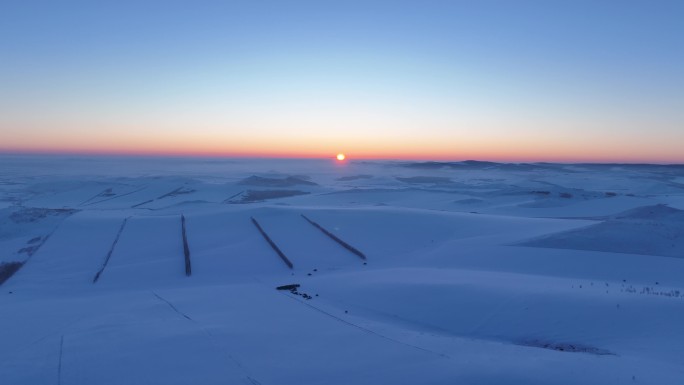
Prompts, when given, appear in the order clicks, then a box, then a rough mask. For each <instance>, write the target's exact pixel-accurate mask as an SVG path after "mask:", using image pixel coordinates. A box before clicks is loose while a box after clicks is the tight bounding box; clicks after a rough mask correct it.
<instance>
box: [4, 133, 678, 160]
mask: <svg viewBox="0 0 684 385" xmlns="http://www.w3.org/2000/svg"><path fill="white" fill-rule="evenodd" d="M103 128H104V127H103ZM106 128H110V127H106ZM7 139H8V140H7V141H5V143H3V144H0V153H34V154H75V155H79V154H80V155H131V156H190V157H235V158H302V159H304V158H318V159H330V154H339V152H338V151H339V149H340V148H344V149H345V150H347V151H348V152H350V153H353V154H354V159H355V160H362V159H364V160H365V159H367V160H373V159H378V160H380V159H387V160H435V161H454V160H466V159H475V160H483V161H486V160H488V161H495V162H599V163H606V162H617V163H638V162H645V163H684V156H683V155H684V154H682V152H681V149H680V148H679V142H677V141H674V140H672V141H662V140H657V142H656V139H653V141H652V143H644V142H648V140H641V141H640V142H635V141H634V140H631V138H630V139H624V140H622V141H621V143H619V144H620V146H615V147H613V148H611V147H607V146H606V145H605V143H606V139H605V138H603V137H599V136H597V137H595V138H592V139H593V140H591V141H590V140H586V138H584V139H583V138H577V137H572V136H566V137H562V138H559V137H555V136H554V137H551V136H547V137H535V136H531V135H518V136H517V137H515V138H498V137H477V136H475V135H472V136H460V137H455V136H453V137H452V136H449V135H443V136H439V137H427V136H423V137H415V136H410V137H409V136H404V137H402V136H394V137H388V136H386V135H379V134H376V135H373V133H369V134H368V135H365V136H364V137H362V138H358V137H352V136H345V135H342V134H338V135H331V134H325V135H323V134H321V135H317V136H315V137H312V136H311V135H304V134H297V133H288V134H287V135H277V136H273V135H258V134H251V135H250V134H248V133H245V132H244V131H238V130H235V131H231V132H226V133H223V132H221V133H203V132H194V133H185V132H184V133H178V132H175V133H173V134H170V135H163V134H160V133H155V132H145V131H143V130H142V129H140V130H137V131H135V130H128V132H127V134H126V135H125V136H124V135H120V134H118V133H117V131H116V130H106V129H103V130H100V131H96V132H91V133H87V134H85V135H77V134H74V135H71V134H62V135H60V136H57V135H55V136H53V135H49V136H47V135H46V136H44V137H40V138H32V139H31V140H30V141H28V140H24V139H23V138H22V137H19V135H17V137H16V138H12V137H9V138H7ZM610 140H612V142H613V143H614V142H615V139H614V138H613V139H610ZM654 147H658V148H659V153H657V154H654V153H653V151H652V149H653V148H654ZM347 160H348V159H347Z"/></svg>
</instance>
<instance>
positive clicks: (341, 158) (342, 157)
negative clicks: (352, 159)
mask: <svg viewBox="0 0 684 385" xmlns="http://www.w3.org/2000/svg"><path fill="white" fill-rule="evenodd" d="M344 158H346V156H344V154H342V153H339V154H337V160H344Z"/></svg>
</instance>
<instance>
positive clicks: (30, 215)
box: [9, 207, 79, 223]
mask: <svg viewBox="0 0 684 385" xmlns="http://www.w3.org/2000/svg"><path fill="white" fill-rule="evenodd" d="M78 211H79V210H76V209H45V208H38V207H27V208H22V209H21V210H18V211H15V212H13V213H12V214H10V216H9V218H10V220H12V222H14V223H32V222H38V221H40V220H41V219H45V218H47V217H48V216H53V217H59V216H69V215H72V214H74V213H76V212H78Z"/></svg>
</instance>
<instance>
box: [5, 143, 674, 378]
mask: <svg viewBox="0 0 684 385" xmlns="http://www.w3.org/2000/svg"><path fill="white" fill-rule="evenodd" d="M682 181H684V166H677V165H592V164H573V165H569V164H547V163H543V164H498V163H489V162H472V161H469V162H452V163H436V162H429V163H428V162H398V161H397V162H389V161H349V162H344V163H339V162H334V161H327V160H267V159H263V160H260V159H199V158H194V159H183V158H133V157H131V158H107V157H94V158H86V157H56V156H18V155H13V156H11V155H4V156H0V266H4V267H5V268H6V267H7V266H9V265H11V264H13V263H17V262H18V263H23V265H22V266H21V267H20V268H19V270H18V271H17V272H16V273H14V274H13V275H12V276H10V277H9V278H7V280H6V281H5V282H4V283H2V284H0V342H1V343H0V383H2V384H12V385H14V384H58V385H68V384H89V385H90V384H262V385H268V384H274V385H275V384H277V385H283V384H559V385H560V384H563V385H567V384H570V385H572V384H663V385H664V384H673V385H674V384H682V383H684V343H682V341H684V328H682V325H684V211H682V210H684V184H682ZM302 215H304V216H306V218H308V219H310V220H311V221H314V222H315V223H317V224H318V225H320V226H322V227H323V228H324V229H326V230H327V231H328V232H329V233H331V234H333V235H334V236H336V237H337V238H338V239H341V240H343V241H344V242H346V244H347V245H349V246H350V247H352V248H353V249H354V250H358V251H360V252H361V253H362V254H363V255H364V256H365V257H366V259H362V258H361V257H360V256H359V255H357V254H355V253H354V252H352V251H351V250H349V249H348V248H345V247H343V246H342V245H341V244H339V243H337V242H336V241H335V240H333V239H332V238H330V237H329V236H328V235H326V234H325V233H324V232H322V231H321V230H320V229H318V228H317V227H315V226H314V225H312V224H311V223H309V222H308V221H307V220H306V219H305V218H304V217H303V216H302ZM181 216H183V217H184V218H185V230H186V231H185V234H186V238H187V246H188V249H189V261H190V264H191V275H189V276H188V275H186V264H185V255H184V242H183V238H182V222H181ZM252 218H254V219H255V220H256V221H258V223H259V225H260V226H261V228H262V229H263V230H264V231H265V232H266V233H267V234H268V236H269V237H270V239H271V240H272V242H274V244H276V245H277V247H278V248H279V249H280V250H281V251H282V253H283V254H284V255H285V256H286V258H287V259H288V260H289V261H290V262H291V263H292V265H293V268H289V267H288V266H287V265H286V263H284V261H283V260H282V259H281V258H280V257H279V255H278V254H277V253H276V252H275V251H274V249H273V248H271V246H270V245H269V244H268V243H267V242H266V240H265V239H264V237H263V236H262V234H261V233H260V232H259V230H258V229H257V227H256V226H255V225H254V223H253V222H252ZM1 269H2V268H0V271H2V270H1ZM98 271H99V272H100V274H99V276H98V279H97V281H96V282H94V279H95V277H96V275H97V273H98ZM1 280H2V279H0V281H1ZM288 284H298V285H300V286H299V287H298V288H297V289H296V290H294V291H288V290H276V287H277V286H281V285H288Z"/></svg>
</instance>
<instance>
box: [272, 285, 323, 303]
mask: <svg viewBox="0 0 684 385" xmlns="http://www.w3.org/2000/svg"><path fill="white" fill-rule="evenodd" d="M299 287H300V285H299V284H298V283H295V284H291V285H283V286H278V287H276V290H284V291H289V292H290V293H292V294H294V295H298V296H300V297H302V298H304V299H311V298H313V297H312V296H310V295H308V294H306V293H300V292H299V290H298V289H299ZM316 296H318V294H316Z"/></svg>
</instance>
